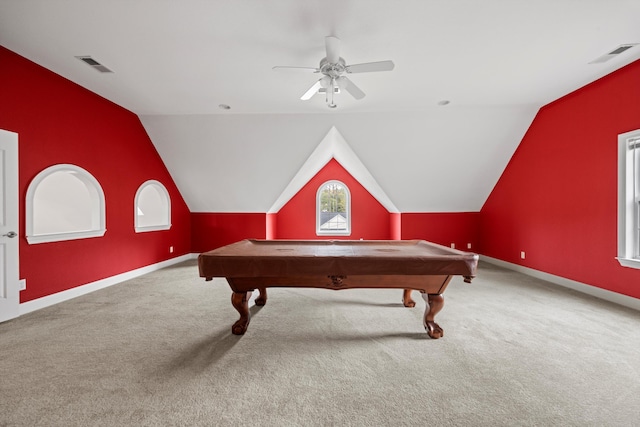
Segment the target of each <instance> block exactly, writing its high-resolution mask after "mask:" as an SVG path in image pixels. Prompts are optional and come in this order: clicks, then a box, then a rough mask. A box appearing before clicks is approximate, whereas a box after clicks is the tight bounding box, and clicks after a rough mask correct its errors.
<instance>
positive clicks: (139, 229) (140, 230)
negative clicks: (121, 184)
mask: <svg viewBox="0 0 640 427" xmlns="http://www.w3.org/2000/svg"><path fill="white" fill-rule="evenodd" d="M149 186H154V187H156V189H158V190H160V193H161V194H162V195H163V196H164V202H165V207H166V209H167V212H166V214H167V221H168V222H167V223H166V224H160V225H150V226H140V225H138V198H139V197H140V194H141V193H142V191H143V190H144V189H145V188H147V187H149ZM133 218H134V224H135V229H136V233H146V232H148V231H159V230H169V229H170V228H171V197H170V196H169V192H168V191H167V189H166V187H165V186H164V185H162V183H161V182H160V181H156V180H155V179H150V180H148V181H145V182H143V183H142V185H141V186H140V187H138V191H136V197H135V202H134V208H133Z"/></svg>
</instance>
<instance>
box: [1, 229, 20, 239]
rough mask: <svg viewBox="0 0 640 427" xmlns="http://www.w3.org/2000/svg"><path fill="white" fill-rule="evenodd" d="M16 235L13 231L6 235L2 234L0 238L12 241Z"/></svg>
mask: <svg viewBox="0 0 640 427" xmlns="http://www.w3.org/2000/svg"><path fill="white" fill-rule="evenodd" d="M17 235H18V233H16V232H15V231H10V232H8V233H7V234H3V235H2V237H8V238H10V239H13V238H14V237H16V236H17Z"/></svg>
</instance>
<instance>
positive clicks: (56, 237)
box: [25, 164, 107, 244]
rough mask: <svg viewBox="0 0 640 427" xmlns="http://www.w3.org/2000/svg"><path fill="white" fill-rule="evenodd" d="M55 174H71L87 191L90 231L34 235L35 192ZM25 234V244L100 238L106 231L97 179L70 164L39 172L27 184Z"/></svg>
mask: <svg viewBox="0 0 640 427" xmlns="http://www.w3.org/2000/svg"><path fill="white" fill-rule="evenodd" d="M56 172H73V173H75V174H76V177H77V178H78V179H79V180H80V181H82V182H83V183H84V185H85V186H86V187H87V190H88V191H89V197H90V198H91V230H86V231H70V232H65V233H50V234H37V235H34V231H33V230H34V224H33V223H34V211H33V206H34V197H35V194H36V190H37V189H38V186H39V185H40V183H42V181H44V180H45V179H46V178H47V177H48V176H49V175H51V174H54V173H56ZM25 210H26V221H25V226H26V232H27V233H26V234H27V242H29V244H36V243H47V242H60V241H65V240H76V239H87V238H91V237H102V236H104V233H105V232H106V231H107V229H106V226H105V224H106V220H105V199H104V191H102V187H101V186H100V183H99V182H98V180H97V179H95V178H94V177H93V175H91V174H90V173H89V172H87V171H86V170H85V169H83V168H81V167H80V166H76V165H71V164H58V165H53V166H50V167H48V168H46V169H44V170H43V171H41V172H40V173H39V174H38V175H36V177H35V178H33V180H32V181H31V184H29V187H28V188H27V199H26V209H25Z"/></svg>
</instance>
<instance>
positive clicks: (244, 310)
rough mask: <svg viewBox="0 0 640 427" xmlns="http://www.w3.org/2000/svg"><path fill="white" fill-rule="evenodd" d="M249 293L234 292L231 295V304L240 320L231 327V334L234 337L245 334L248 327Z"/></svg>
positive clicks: (249, 318)
mask: <svg viewBox="0 0 640 427" xmlns="http://www.w3.org/2000/svg"><path fill="white" fill-rule="evenodd" d="M250 297H251V292H234V293H233V294H231V304H233V307H234V308H235V309H236V310H238V313H240V319H238V321H237V322H236V323H234V324H233V326H232V327H231V333H233V334H234V335H243V334H244V333H245V332H247V328H248V327H249V321H250V320H251V317H250V314H249V298H250Z"/></svg>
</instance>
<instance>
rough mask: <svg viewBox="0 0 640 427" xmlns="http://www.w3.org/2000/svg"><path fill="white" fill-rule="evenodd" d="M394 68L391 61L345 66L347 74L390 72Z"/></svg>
mask: <svg viewBox="0 0 640 427" xmlns="http://www.w3.org/2000/svg"><path fill="white" fill-rule="evenodd" d="M393 67H395V65H394V63H393V61H378V62H365V63H364V64H353V65H347V66H346V67H344V68H345V70H347V73H368V72H371V71H391V70H393Z"/></svg>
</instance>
